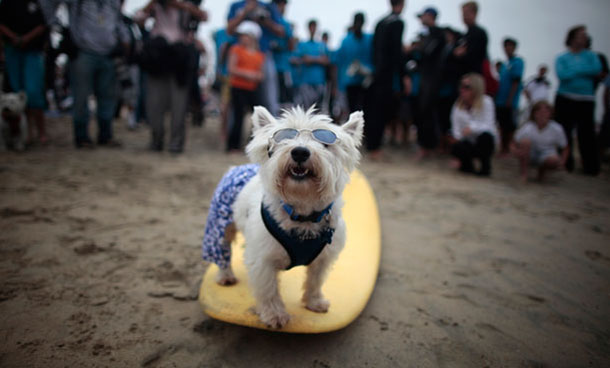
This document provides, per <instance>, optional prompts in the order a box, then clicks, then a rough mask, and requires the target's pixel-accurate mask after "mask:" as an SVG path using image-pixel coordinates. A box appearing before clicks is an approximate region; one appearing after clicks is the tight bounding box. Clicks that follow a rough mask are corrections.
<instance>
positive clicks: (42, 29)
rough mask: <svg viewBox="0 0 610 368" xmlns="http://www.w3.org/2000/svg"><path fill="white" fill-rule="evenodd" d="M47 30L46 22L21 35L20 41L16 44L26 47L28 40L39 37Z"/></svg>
mask: <svg viewBox="0 0 610 368" xmlns="http://www.w3.org/2000/svg"><path fill="white" fill-rule="evenodd" d="M46 31H47V26H46V24H41V25H39V26H37V27H35V28H34V29H32V30H31V31H29V32H28V33H26V34H25V35H23V36H22V37H21V42H20V43H19V44H18V46H21V47H26V46H27V45H28V44H29V43H30V42H32V41H33V40H35V39H37V38H38V37H41V36H42V35H44V33H45V32H46Z"/></svg>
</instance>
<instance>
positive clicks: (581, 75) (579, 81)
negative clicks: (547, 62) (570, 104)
mask: <svg viewBox="0 0 610 368" xmlns="http://www.w3.org/2000/svg"><path fill="white" fill-rule="evenodd" d="M555 70H556V71H557V78H559V89H558V90H557V93H558V94H560V95H577V96H582V97H594V96H595V89H594V86H593V77H595V76H596V75H598V74H599V73H600V72H601V70H602V65H601V62H600V61H599V57H598V56H597V54H595V53H594V52H592V51H590V50H582V51H580V52H579V53H577V54H574V53H572V52H569V51H568V52H564V53H563V54H561V55H559V56H558V57H557V60H556V61H555Z"/></svg>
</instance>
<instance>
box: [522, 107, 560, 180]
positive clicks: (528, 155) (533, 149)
mask: <svg viewBox="0 0 610 368" xmlns="http://www.w3.org/2000/svg"><path fill="white" fill-rule="evenodd" d="M552 115H553V107H552V106H551V104H549V103H548V102H547V101H544V100H543V101H538V102H536V103H535V104H534V106H532V111H531V113H530V118H529V121H528V122H527V123H525V124H524V125H523V126H522V127H521V128H520V129H519V130H518V131H517V133H516V134H515V141H514V143H513V144H512V147H511V150H512V151H513V152H514V154H515V156H517V158H518V159H519V164H520V166H521V179H522V180H523V182H527V175H528V168H529V166H530V164H531V165H533V166H537V167H538V180H542V179H543V178H544V174H545V173H546V171H548V170H556V169H560V168H563V167H564V166H565V163H566V160H567V158H568V154H569V150H568V141H567V139H566V135H565V133H564V131H563V128H562V127H561V125H559V123H557V122H555V121H553V120H551V116H552ZM560 149H561V150H562V151H561V156H559V154H558V152H559V150H560Z"/></svg>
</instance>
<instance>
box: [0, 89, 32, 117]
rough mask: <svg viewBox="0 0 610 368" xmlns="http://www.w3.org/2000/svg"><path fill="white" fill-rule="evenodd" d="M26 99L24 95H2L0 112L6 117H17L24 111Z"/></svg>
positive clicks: (0, 97)
mask: <svg viewBox="0 0 610 368" xmlns="http://www.w3.org/2000/svg"><path fill="white" fill-rule="evenodd" d="M26 102H27V97H26V95H25V93H23V92H19V93H4V94H2V95H0V110H1V111H2V115H4V116H8V117H15V116H19V115H21V114H22V113H23V111H24V110H25V103H26Z"/></svg>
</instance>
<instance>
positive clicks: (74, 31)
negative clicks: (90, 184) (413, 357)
mask: <svg viewBox="0 0 610 368" xmlns="http://www.w3.org/2000/svg"><path fill="white" fill-rule="evenodd" d="M60 3H65V4H67V6H68V14H69V20H70V32H69V35H70V37H71V40H72V42H73V43H74V46H75V47H76V49H77V51H76V55H73V56H72V59H71V64H70V69H71V71H72V78H71V83H72V93H73V95H74V106H73V120H74V145H75V146H76V147H77V148H92V147H93V146H94V145H93V141H92V140H91V138H90V137H89V96H90V95H91V94H92V93H93V95H94V96H95V98H96V102H97V104H96V106H97V108H96V109H97V111H96V114H97V124H98V136H97V144H98V145H101V146H108V147H118V146H120V143H119V142H118V141H117V140H115V139H114V136H113V131H112V119H113V118H114V113H115V106H116V103H117V88H116V72H115V67H114V61H113V53H114V52H116V51H117V50H118V49H120V48H121V47H123V48H126V44H127V43H128V42H129V34H128V31H127V30H126V29H125V27H124V26H123V23H122V21H121V2H120V0H108V1H99V0H48V1H41V2H40V5H41V7H42V10H43V13H44V16H45V18H46V20H47V24H49V25H51V26H53V25H59V24H60V22H59V20H58V18H57V16H56V9H57V7H58V6H59V4H60Z"/></svg>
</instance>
